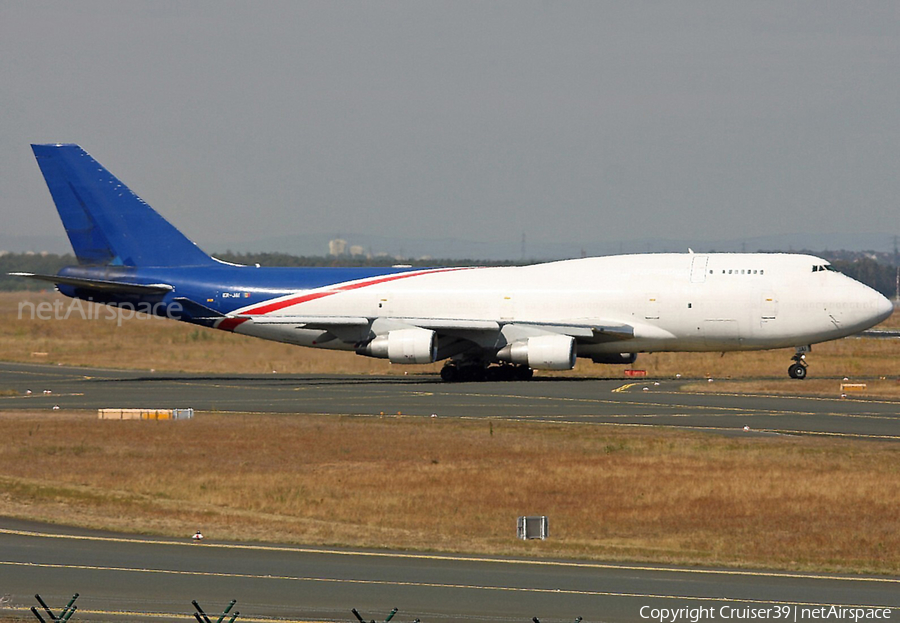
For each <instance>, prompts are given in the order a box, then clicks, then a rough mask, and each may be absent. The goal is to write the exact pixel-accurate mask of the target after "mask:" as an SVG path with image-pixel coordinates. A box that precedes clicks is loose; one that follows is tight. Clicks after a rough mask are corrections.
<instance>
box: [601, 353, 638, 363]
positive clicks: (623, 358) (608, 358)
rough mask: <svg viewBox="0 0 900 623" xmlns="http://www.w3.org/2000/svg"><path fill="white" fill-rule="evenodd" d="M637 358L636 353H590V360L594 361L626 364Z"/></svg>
mask: <svg viewBox="0 0 900 623" xmlns="http://www.w3.org/2000/svg"><path fill="white" fill-rule="evenodd" d="M635 359H637V353H604V354H602V355H591V361H593V362H594V363H614V364H622V365H627V364H629V363H634V360H635Z"/></svg>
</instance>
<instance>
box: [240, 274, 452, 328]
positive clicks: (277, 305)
mask: <svg viewBox="0 0 900 623" xmlns="http://www.w3.org/2000/svg"><path fill="white" fill-rule="evenodd" d="M454 270H467V268H466V267H459V268H440V269H437V270H429V271H425V272H412V273H401V274H399V275H389V276H387V277H379V278H377V279H370V280H368V281H362V282H359V283H351V284H348V285H345V286H337V287H336V288H334V289H333V290H324V291H320V292H312V293H310V294H303V295H300V296H296V297H292V298H289V299H285V300H283V301H276V302H274V303H269V304H267V305H260V306H259V307H254V308H252V309H248V310H247V311H244V312H241V315H242V316H245V315H246V316H258V315H262V314H268V313H271V312H273V311H278V310H279V309H284V308H285V307H291V306H292V305H299V304H300V303H306V302H307V301H314V300H316V299H320V298H324V297H326V296H331V295H332V294H340V293H341V292H349V291H351V290H358V289H360V288H366V287H368V286H375V285H378V284H381V283H388V282H390V281H397V280H398V279H408V278H410V277H418V276H420V275H434V274H436V273H446V272H450V271H454Z"/></svg>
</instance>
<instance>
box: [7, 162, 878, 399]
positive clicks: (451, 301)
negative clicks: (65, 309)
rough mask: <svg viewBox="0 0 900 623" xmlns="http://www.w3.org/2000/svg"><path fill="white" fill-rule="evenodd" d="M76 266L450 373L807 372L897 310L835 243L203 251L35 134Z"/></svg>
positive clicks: (102, 277)
mask: <svg viewBox="0 0 900 623" xmlns="http://www.w3.org/2000/svg"><path fill="white" fill-rule="evenodd" d="M32 148H33V150H34V154H35V157H36V158H37V162H38V165H39V166H40V168H41V171H42V173H43V174H44V178H45V180H46V182H47V186H48V188H49V189H50V194H51V195H52V197H53V201H54V202H55V203H56V209H57V211H58V212H59V215H60V217H61V219H62V222H63V225H64V226H65V229H66V233H67V234H68V236H69V240H70V241H71V243H72V248H73V249H74V251H75V255H76V257H77V258H78V265H77V266H69V267H66V268H64V269H62V270H61V271H59V273H58V274H56V275H38V274H32V273H27V274H23V273H19V274H21V275H22V276H27V277H31V278H35V279H42V280H45V281H49V282H51V283H54V284H56V287H57V288H58V290H59V291H60V292H61V293H63V294H64V295H66V296H70V297H75V298H78V299H84V300H88V301H94V302H99V303H104V304H107V305H114V306H127V307H128V308H130V309H137V310H139V311H144V310H149V311H150V313H154V314H157V315H160V316H166V317H170V318H174V319H176V320H181V321H184V322H190V323H193V324H198V325H203V326H206V327H210V328H213V329H219V330H221V331H233V332H235V333H242V334H245V335H252V336H255V337H260V338H264V339H268V340H275V341H279V342H287V343H290V344H296V345H298V346H307V347H311V348H328V349H334V350H346V351H350V352H355V353H357V354H359V355H364V356H367V357H379V358H383V359H388V360H390V361H391V362H393V363H396V364H427V363H432V362H435V361H441V360H447V364H446V365H445V366H444V368H443V370H442V372H441V377H442V378H443V379H444V380H445V381H474V380H483V379H485V378H492V379H523V380H524V379H529V378H531V376H532V374H533V370H567V369H571V368H572V367H574V365H575V360H576V357H584V358H587V359H591V360H593V361H594V362H598V363H618V364H629V363H632V362H634V360H635V357H636V356H637V354H638V353H651V352H660V351H685V352H687V351H740V350H761V349H772V348H785V347H795V348H796V349H797V350H796V354H795V355H794V357H793V363H792V364H791V365H790V367H789V369H788V372H789V374H790V376H791V377H793V378H797V379H802V378H805V377H806V362H805V360H804V357H805V355H804V353H806V352H807V351H808V350H809V348H810V345H812V344H815V343H817V342H824V341H828V340H836V339H839V338H842V337H846V336H848V335H853V334H854V333H858V332H860V331H863V330H864V329H868V328H869V327H872V326H874V325H876V324H878V323H879V322H881V321H882V320H884V319H885V318H887V317H888V316H890V314H891V312H892V311H893V307H892V305H891V302H890V301H889V300H888V299H886V298H885V297H884V296H882V295H881V294H879V293H878V292H876V291H874V290H872V289H871V288H869V287H867V286H865V285H863V284H861V283H859V282H857V281H854V280H853V279H851V278H849V277H847V276H846V275H843V274H841V273H839V272H836V271H834V270H833V269H832V267H831V266H830V264H829V263H828V262H827V261H825V260H823V259H820V258H817V257H813V256H809V255H795V254H763V253H709V254H706V253H685V254H668V253H666V254H641V255H620V256H611V257H595V258H586V259H575V260H565V261H558V262H549V263H544V264H535V265H532V266H521V267H500V268H484V267H471V268H429V269H413V268H408V267H405V268H400V267H397V268H269V267H265V268H263V267H258V266H239V265H234V264H230V263H227V262H222V261H220V260H217V259H216V258H214V257H211V256H209V255H207V254H206V253H204V252H203V251H201V250H200V248H199V247H197V245H196V244H194V243H193V242H191V241H190V240H188V239H187V238H186V237H185V236H184V235H183V234H182V233H181V232H179V231H178V230H177V229H175V227H173V226H172V225H171V224H170V223H169V222H168V221H166V220H165V219H164V218H162V217H161V216H160V215H159V214H158V213H157V212H156V211H154V210H153V209H152V208H151V207H150V206H149V205H147V204H146V203H145V202H144V201H143V200H141V198H140V197H138V196H137V195H136V194H135V193H133V192H132V191H131V190H130V189H129V188H128V187H127V186H125V185H124V184H123V183H122V182H120V181H119V180H118V178H116V177H115V176H114V175H112V174H111V173H110V172H109V171H107V170H106V169H105V168H104V167H103V166H102V165H100V163H98V162H97V161H96V160H94V159H93V158H92V157H91V156H90V155H89V154H88V153H87V152H85V151H84V150H83V149H81V147H79V146H78V145H61V144H56V145H33V146H32Z"/></svg>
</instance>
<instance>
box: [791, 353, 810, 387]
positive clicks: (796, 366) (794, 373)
mask: <svg viewBox="0 0 900 623" xmlns="http://www.w3.org/2000/svg"><path fill="white" fill-rule="evenodd" d="M810 350H812V348H811V347H810V346H798V347H797V352H796V353H794V356H793V357H791V360H792V361H794V363H792V364H791V367H789V368H788V376H790V377H791V378H792V379H805V378H806V361H805V360H806V353H808V352H809V351H810Z"/></svg>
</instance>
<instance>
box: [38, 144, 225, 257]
mask: <svg viewBox="0 0 900 623" xmlns="http://www.w3.org/2000/svg"><path fill="white" fill-rule="evenodd" d="M31 149H32V150H33V151H34V156H35V158H36V159H37V163H38V166H40V168H41V173H43V174H44V179H45V180H46V182H47V188H49V189H50V194H51V195H52V196H53V202H54V203H55V204H56V209H57V211H58V212H59V216H60V218H61V219H62V222H63V226H64V227H65V228H66V234H68V236H69V241H71V243H72V248H73V249H74V250H75V255H76V257H77V258H78V263H79V264H85V265H104V264H106V265H121V266H198V265H206V264H214V263H215V260H213V259H212V258H211V257H210V256H208V255H207V254H206V253H204V252H203V251H201V250H200V248H199V247H198V246H197V245H196V244H194V243H193V242H191V241H190V240H188V239H187V238H186V237H185V236H184V234H182V233H181V232H180V231H178V230H177V229H175V227H173V226H172V225H171V223H169V222H168V221H167V220H166V219H164V218H163V217H161V216H160V215H159V214H158V213H157V212H156V211H155V210H154V209H153V208H151V207H150V206H149V205H147V203H145V202H144V200H143V199H141V198H140V197H138V196H137V195H136V194H134V193H133V192H132V191H131V190H130V189H129V188H128V187H127V186H125V184H123V183H122V182H120V181H119V180H118V178H116V176H114V175H113V174H112V173H110V172H109V171H107V170H106V169H105V168H104V167H103V165H101V164H100V163H99V162H97V161H96V160H94V159H93V158H91V156H90V154H88V153H87V152H86V151H84V150H83V149H82V148H81V147H79V146H78V145H32V146H31Z"/></svg>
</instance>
